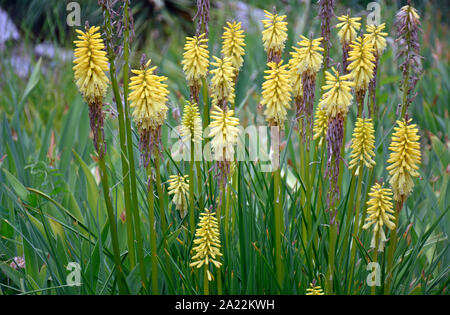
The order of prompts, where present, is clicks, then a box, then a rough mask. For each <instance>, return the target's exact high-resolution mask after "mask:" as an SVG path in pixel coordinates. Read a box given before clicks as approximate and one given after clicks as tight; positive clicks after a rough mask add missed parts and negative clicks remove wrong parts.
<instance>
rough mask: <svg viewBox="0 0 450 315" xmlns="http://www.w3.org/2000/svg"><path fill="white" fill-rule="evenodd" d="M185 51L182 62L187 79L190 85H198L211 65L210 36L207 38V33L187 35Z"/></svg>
mask: <svg viewBox="0 0 450 315" xmlns="http://www.w3.org/2000/svg"><path fill="white" fill-rule="evenodd" d="M184 51H185V52H184V53H183V61H182V62H181V64H182V65H183V71H184V73H185V75H186V80H187V81H188V83H189V86H194V85H198V84H199V81H200V80H201V78H203V77H205V76H206V73H207V72H208V65H209V51H208V38H205V33H203V34H200V35H199V36H193V37H186V44H185V45H184Z"/></svg>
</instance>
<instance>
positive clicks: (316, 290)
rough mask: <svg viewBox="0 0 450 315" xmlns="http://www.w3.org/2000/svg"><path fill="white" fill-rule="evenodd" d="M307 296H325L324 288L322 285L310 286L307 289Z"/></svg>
mask: <svg viewBox="0 0 450 315" xmlns="http://www.w3.org/2000/svg"><path fill="white" fill-rule="evenodd" d="M306 295H324V293H323V290H322V288H321V287H320V285H317V286H315V285H313V284H312V283H310V284H309V288H308V289H306Z"/></svg>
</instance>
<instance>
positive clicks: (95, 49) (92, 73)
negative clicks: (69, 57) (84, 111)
mask: <svg viewBox="0 0 450 315" xmlns="http://www.w3.org/2000/svg"><path fill="white" fill-rule="evenodd" d="M99 30H100V27H98V26H92V27H90V28H89V29H87V30H86V32H83V31H81V30H78V29H77V30H76V32H77V33H78V34H79V35H78V40H76V41H74V44H75V46H76V49H75V52H74V56H75V60H74V61H73V63H74V64H75V66H73V68H72V69H73V70H74V71H75V83H76V85H77V87H78V89H79V90H80V92H81V94H82V95H83V96H84V98H85V100H86V102H88V103H93V102H101V101H102V99H103V98H104V97H105V94H106V90H107V89H108V84H109V79H108V77H107V76H106V74H105V71H108V69H109V68H108V59H107V58H106V51H104V49H105V45H104V44H103V39H102V38H101V36H100V33H99V32H98V31H99Z"/></svg>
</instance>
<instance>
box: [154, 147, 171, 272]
mask: <svg viewBox="0 0 450 315" xmlns="http://www.w3.org/2000/svg"><path fill="white" fill-rule="evenodd" d="M155 171H156V190H157V192H158V201H159V215H160V217H161V229H162V237H163V239H162V242H163V244H164V250H165V252H166V255H164V257H165V260H166V268H167V274H168V275H169V276H170V275H172V268H171V262H170V257H169V248H168V242H167V238H166V233H168V226H167V221H166V211H165V209H164V194H163V189H162V187H163V186H162V182H161V170H160V156H159V150H158V148H157V147H155Z"/></svg>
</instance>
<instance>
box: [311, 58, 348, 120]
mask: <svg viewBox="0 0 450 315" xmlns="http://www.w3.org/2000/svg"><path fill="white" fill-rule="evenodd" d="M331 70H332V71H333V72H334V75H333V74H332V73H331V72H330V71H326V72H325V85H324V86H323V87H322V89H323V90H328V91H327V92H325V93H324V94H323V97H322V99H321V100H320V102H319V108H321V109H324V110H326V111H327V116H328V119H331V118H334V117H336V116H338V115H340V116H343V117H345V116H346V115H347V112H348V107H349V106H350V104H351V103H352V100H353V95H352V93H351V89H352V86H354V83H353V82H352V81H351V76H350V74H347V75H340V74H339V72H338V71H337V70H336V69H335V68H334V67H333V68H331Z"/></svg>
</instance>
